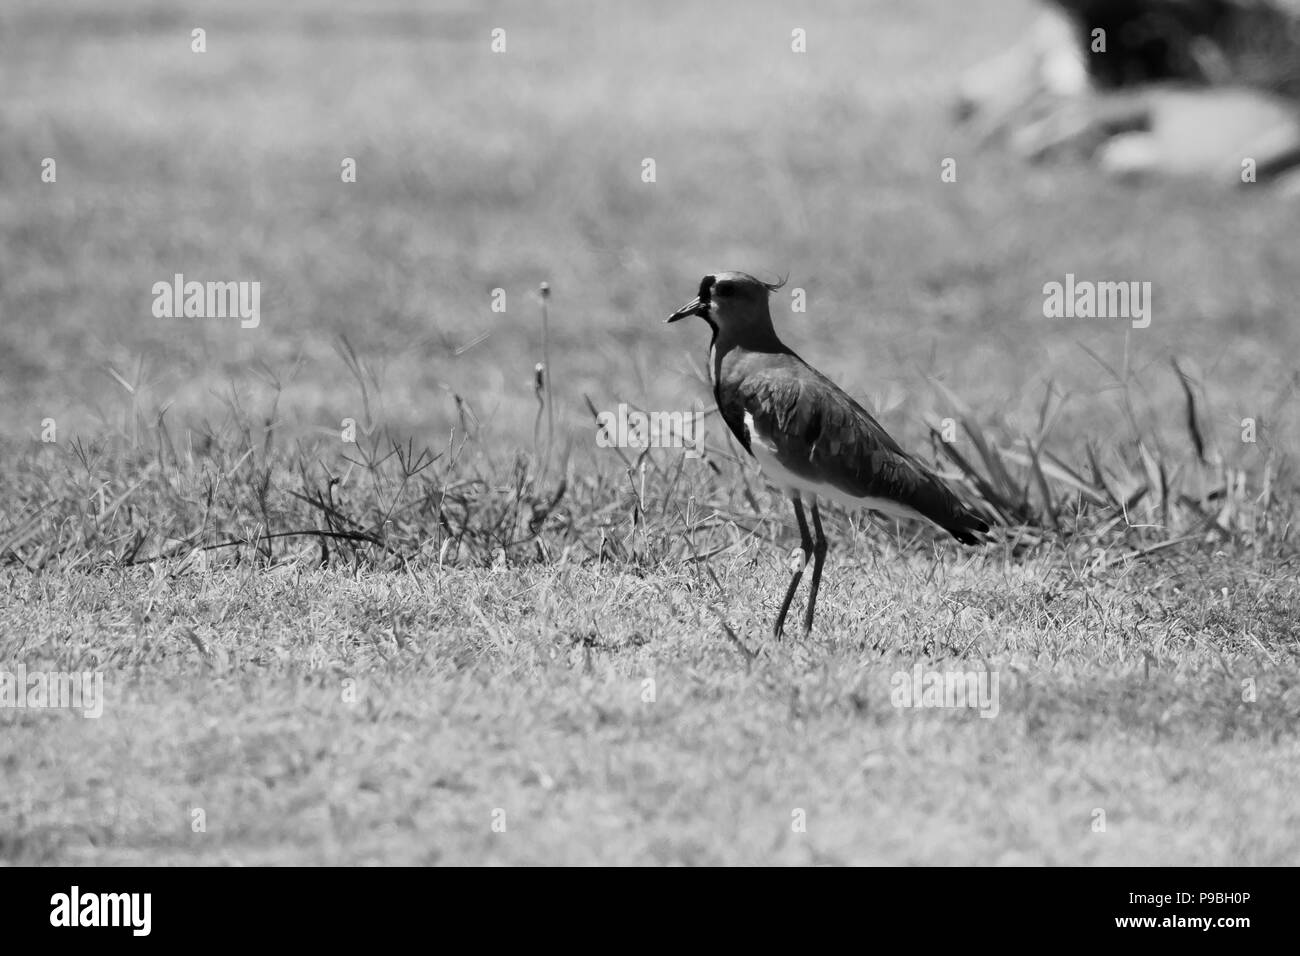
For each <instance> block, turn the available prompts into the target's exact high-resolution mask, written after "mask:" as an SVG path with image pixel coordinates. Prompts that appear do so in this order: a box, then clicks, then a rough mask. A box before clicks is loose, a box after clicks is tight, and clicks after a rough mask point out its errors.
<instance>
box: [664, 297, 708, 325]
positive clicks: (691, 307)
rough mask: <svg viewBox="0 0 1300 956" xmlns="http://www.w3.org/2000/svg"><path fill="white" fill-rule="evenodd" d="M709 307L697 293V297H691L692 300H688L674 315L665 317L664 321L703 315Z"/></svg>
mask: <svg viewBox="0 0 1300 956" xmlns="http://www.w3.org/2000/svg"><path fill="white" fill-rule="evenodd" d="M707 309H708V306H707V305H705V304H704V303H703V302H701V301H700V297H699V296H698V295H697V296H696V297H695V298H693V299H691V301H690V302H687V303H686V304H685V305H684V306H682V307H681V308H680V309H678V310H677V311H676V312H674V313H673V314H672V315H670V316H668V318H666V319H664V321H665V322H676V321H677V320H678V319H684V318H686V317H687V316H688V315H703V314H704V313H705V311H706V310H707Z"/></svg>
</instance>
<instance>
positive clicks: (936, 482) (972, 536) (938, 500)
mask: <svg viewBox="0 0 1300 956" xmlns="http://www.w3.org/2000/svg"><path fill="white" fill-rule="evenodd" d="M927 477H928V478H929V479H930V482H929V485H930V487H929V488H928V489H926V490H927V492H928V493H927V494H925V495H924V496H922V501H920V502H918V503H920V504H923V507H922V508H921V509H920V511H921V514H923V515H924V516H925V517H926V518H928V519H929V520H930V521H933V522H934V523H935V524H936V525H938V526H939V527H940V528H942V529H943V530H944V531H947V532H948V533H949V534H950V535H952V536H953V537H954V538H956V539H957V540H958V541H960V542H961V543H962V544H983V543H984V538H983V536H984V535H987V534H988V533H989V523H988V521H986V520H985V518H984V516H983V515H981V514H979V512H977V511H975V510H974V509H973V508H971V507H970V505H968V504H966V503H965V502H964V501H962V500H961V499H960V498H958V497H957V496H956V495H955V494H953V492H952V490H951V489H950V488H949V487H948V486H947V485H946V484H944V482H943V481H942V480H941V479H940V478H938V477H936V476H935V475H932V474H931V475H927Z"/></svg>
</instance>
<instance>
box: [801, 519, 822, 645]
mask: <svg viewBox="0 0 1300 956" xmlns="http://www.w3.org/2000/svg"><path fill="white" fill-rule="evenodd" d="M812 518H813V530H814V531H816V532H817V543H816V544H814V545H813V575H812V584H811V585H810V586H809V588H808V609H807V610H806V611H804V614H803V635H804V637H807V636H808V632H809V631H811V630H812V622H813V615H814V614H816V613H817V589H818V588H819V587H821V583H822V564H823V563H825V561H826V534H825V532H823V531H822V516H821V513H820V512H819V511H818V510H817V499H816V498H814V499H813V502H812Z"/></svg>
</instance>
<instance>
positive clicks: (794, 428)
mask: <svg viewBox="0 0 1300 956" xmlns="http://www.w3.org/2000/svg"><path fill="white" fill-rule="evenodd" d="M733 400H734V401H736V402H738V403H739V404H740V405H742V406H743V410H744V412H745V413H748V415H749V417H750V421H752V431H753V434H752V435H751V436H750V441H751V442H759V443H761V444H762V445H763V446H764V447H765V448H766V450H767V451H768V452H770V453H771V454H773V455H775V456H776V459H777V461H779V462H780V464H781V466H782V467H784V468H786V469H787V470H789V471H790V472H792V473H794V474H795V475H797V476H799V477H800V478H802V479H804V480H805V481H808V482H810V483H813V484H828V485H830V486H832V487H833V488H835V489H836V490H837V491H839V492H841V493H843V494H845V495H848V496H850V497H853V498H884V499H888V500H890V501H893V502H896V503H898V504H900V505H903V506H904V507H906V508H910V509H912V510H913V511H916V512H919V513H920V514H921V515H923V516H925V517H926V518H929V519H930V520H931V521H933V522H935V523H936V524H938V525H939V526H940V527H943V528H945V529H947V530H948V531H950V532H951V533H952V534H954V535H955V536H956V537H958V538H959V539H961V540H966V538H967V537H969V534H967V532H969V531H972V530H977V531H982V530H986V528H987V526H986V525H984V522H983V521H982V520H981V519H979V518H978V516H976V515H974V514H972V513H971V512H970V511H969V509H968V508H966V506H965V505H963V504H962V503H961V501H960V500H959V499H958V498H957V497H956V495H954V494H953V493H952V491H950V490H949V489H948V487H947V486H946V485H945V484H944V483H943V482H942V481H941V480H940V479H939V478H938V477H936V476H935V475H933V474H932V473H931V472H930V471H929V469H927V468H926V467H925V466H924V465H922V464H921V463H920V462H918V461H917V460H916V459H914V458H912V457H911V456H910V455H908V454H907V453H906V452H905V451H903V449H902V448H901V447H900V446H899V444H898V443H897V442H896V441H894V439H893V438H891V437H890V436H889V433H888V432H886V431H885V429H884V428H883V427H882V426H881V425H880V423H879V422H877V421H876V420H875V419H874V418H872V417H871V415H870V413H868V412H867V410H866V409H865V408H863V407H862V406H861V405H859V404H858V403H857V402H855V401H854V400H853V398H852V397H851V396H849V395H848V394H847V393H845V392H844V391H843V390H842V389H840V388H839V387H838V386H837V385H836V384H835V383H834V382H832V381H831V380H830V379H828V378H826V377H825V376H824V375H822V374H821V373H820V372H818V371H817V370H816V369H814V368H812V367H811V366H810V365H808V364H806V363H805V362H803V361H802V360H801V359H799V358H798V357H797V356H795V355H790V356H788V357H787V358H786V359H785V360H784V361H782V362H781V363H779V364H773V363H770V362H769V363H767V364H766V365H764V366H763V367H756V368H750V369H747V370H746V371H745V374H744V375H743V376H740V377H739V384H738V385H737V386H736V394H735V397H734V399H733Z"/></svg>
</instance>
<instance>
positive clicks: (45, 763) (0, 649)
mask: <svg viewBox="0 0 1300 956" xmlns="http://www.w3.org/2000/svg"><path fill="white" fill-rule="evenodd" d="M1028 9H1029V6H1028V4H1018V3H1015V4H1008V3H999V2H995V0H978V2H975V0H969V2H965V3H960V4H956V3H949V2H941V0H917V2H912V3H908V4H906V5H898V4H889V3H884V2H876V3H865V4H864V3H849V2H844V3H828V4H820V5H818V6H817V7H816V9H815V10H813V11H809V10H808V9H807V8H806V7H804V6H803V5H796V4H779V3H759V4H747V5H743V6H742V5H739V4H735V5H725V4H709V5H707V7H703V8H702V7H701V6H700V5H690V4H685V3H680V4H660V5H655V6H654V7H652V8H646V9H634V8H631V7H626V8H621V7H620V8H618V9H614V8H613V5H609V4H596V3H590V4H577V3H566V4H535V3H533V4H525V3H516V4H503V5H499V6H494V7H493V9H492V10H491V11H490V12H485V11H483V10H481V9H480V7H479V5H476V4H470V3H464V4H461V5H459V6H458V5H455V4H452V3H446V4H440V5H438V8H437V9H436V10H433V9H429V8H427V7H425V6H423V5H418V4H414V3H411V4H398V3H394V4H390V5H386V6H384V5H379V4H374V5H365V6H364V7H356V6H355V5H353V6H343V5H332V4H312V3H305V2H288V3H283V4H275V5H265V4H259V3H252V2H238V3H223V4H206V5H205V4H199V5H192V6H190V7H187V8H186V9H185V10H180V9H178V8H176V6H175V5H174V4H164V3H121V4H114V5H113V6H112V8H111V9H108V8H104V7H103V6H102V5H99V4H91V3H84V4H82V5H81V6H77V5H76V4H70V5H60V6H58V7H57V8H56V7H51V6H49V5H48V4H42V3H38V2H28V0H19V2H11V3H9V4H6V5H5V7H4V9H3V10H2V11H0V88H2V89H4V91H5V95H4V97H3V99H0V133H2V134H3V135H0V500H2V501H3V502H4V504H3V505H2V506H0V593H3V595H4V597H3V599H0V671H5V670H8V671H13V670H15V669H16V668H17V667H18V666H19V665H22V666H23V667H24V668H25V669H26V670H27V671H28V672H36V671H63V672H71V671H78V672H80V671H91V672H97V673H100V674H102V675H103V680H104V694H105V696H104V701H103V704H104V706H103V713H102V716H100V717H98V718H91V719H87V718H83V717H82V716H81V714H80V713H77V712H75V711H73V710H70V709H52V708H45V709H35V708H17V707H0V727H3V728H4V732H3V733H0V766H2V767H3V768H4V775H3V778H4V783H5V785H4V786H3V787H0V862H7V863H18V864H49V863H78V864H80V863H86V864H128V863H147V864H196V863H198V864H260V863H267V864H286V863H348V864H352V863H421V864H424V863H429V864H433V863H437V864H477V863H571V864H587V863H605V864H611V863H781V864H807V863H850V864H858V863H885V864H902V863H928V864H949V863H965V864H972V863H973V864H1043V863H1046V864H1080V863H1082V864H1104V863H1118V864H1153V863H1159V864H1166V863H1192V864H1228V865H1234V864H1292V865H1294V864H1296V863H1300V826H1297V824H1298V823H1300V810H1297V808H1296V804H1295V801H1294V799H1293V798H1292V795H1293V794H1294V793H1295V792H1296V791H1297V789H1298V785H1300V761H1298V760H1297V759H1296V758H1297V756H1298V755H1300V754H1298V751H1300V737H1298V736H1297V732H1296V728H1297V719H1298V718H1300V575H1298V574H1297V569H1298V568H1300V554H1298V553H1297V547H1296V535H1295V532H1294V529H1293V526H1292V519H1293V514H1294V507H1295V502H1296V500H1297V491H1298V490H1300V487H1298V483H1297V481H1296V478H1295V474H1294V471H1293V468H1294V464H1293V458H1292V457H1290V453H1291V450H1292V449H1294V448H1295V447H1296V445H1297V441H1298V440H1300V427H1298V425H1297V418H1296V415H1295V409H1296V400H1295V397H1296V396H1295V392H1296V386H1297V384H1298V383H1300V376H1298V373H1297V372H1296V369H1295V358H1294V357H1295V356H1296V355H1297V354H1300V327H1298V326H1297V325H1296V323H1295V322H1294V321H1293V318H1294V308H1293V306H1292V304H1293V303H1294V302H1296V301H1297V299H1300V272H1297V270H1295V268H1294V262H1293V259H1294V249H1295V248H1296V247H1297V240H1298V239H1300V217H1297V216H1296V208H1295V203H1294V201H1291V202H1289V203H1288V202H1284V201H1281V200H1279V199H1278V198H1277V197H1276V196H1275V195H1273V194H1271V193H1269V192H1268V191H1267V187H1263V186H1261V187H1259V189H1258V190H1255V189H1252V188H1249V187H1246V188H1243V189H1241V190H1238V191H1217V190H1212V189H1207V188H1206V187H1204V186H1202V185H1199V184H1196V183H1187V182H1154V183H1148V184H1146V185H1144V186H1141V187H1137V186H1133V185H1126V184H1117V183H1112V182H1109V181H1107V180H1105V179H1104V178H1102V177H1101V176H1100V174H1098V173H1097V172H1096V171H1095V170H1093V169H1092V168H1090V167H1089V166H1087V165H1085V164H1082V163H1080V164H1073V163H1067V164H1065V165H1057V166H1026V165H1022V164H1020V163H1018V162H1017V161H1015V160H1014V159H1013V158H1011V157H1010V156H1008V155H1007V154H1006V153H1005V152H1004V151H1002V150H999V149H998V148H996V147H995V146H994V147H986V148H978V147H977V146H976V144H975V143H974V141H973V138H972V137H971V136H970V134H969V133H968V131H966V130H964V129H962V128H960V127H957V126H954V124H953V121H952V117H951V112H950V109H949V107H950V104H951V92H952V89H953V87H954V84H955V82H956V79H957V77H958V75H959V74H960V71H961V70H962V69H964V68H965V67H967V66H970V65H971V64H974V63H976V62H979V61H980V60H981V59H983V58H985V57H988V56H991V55H994V54H996V53H998V52H999V51H1000V50H1001V49H1003V48H1004V47H1005V44H1006V43H1007V41H1008V39H1009V38H1014V37H1015V36H1017V35H1018V33H1019V31H1022V30H1023V29H1024V17H1025V12H1026V10H1028ZM196 27H201V28H203V29H204V30H206V45H207V49H206V52H204V53H201V54H200V53H195V52H192V50H191V30H193V29H194V28H196ZM496 28H500V29H504V30H505V31H506V33H505V38H506V49H505V52H502V53H494V52H493V51H492V49H491V44H492V31H493V29H496ZM795 29H803V30H805V31H806V35H807V52H806V53H795V52H793V51H792V50H791V31H792V30H795ZM47 157H49V158H53V159H55V161H56V163H57V180H56V181H55V182H53V183H49V182H42V179H41V169H42V161H43V160H44V159H45V158H47ZM347 158H351V159H354V160H355V162H356V170H357V176H356V182H354V183H348V182H343V181H342V178H341V176H340V170H341V164H342V163H343V162H344V160H345V159H347ZM647 158H650V159H653V160H654V168H655V181H654V182H645V181H644V180H643V169H644V168H645V167H644V160H646V159H647ZM946 158H953V159H955V160H956V163H957V170H958V176H957V181H956V182H955V183H945V182H943V181H942V180H941V178H940V171H941V163H942V161H943V160H944V159H946ZM723 269H743V270H746V271H750V272H754V273H759V274H762V275H765V276H767V277H775V276H784V275H788V277H789V281H788V285H787V287H786V288H785V289H783V290H782V291H780V292H778V293H776V295H775V296H774V298H773V303H772V304H773V315H774V317H775V320H776V324H777V328H778V331H779V332H780V333H781V334H782V336H783V337H784V338H785V340H786V341H787V342H788V343H789V344H791V345H792V346H793V347H794V348H795V349H796V350H797V351H798V352H799V353H800V354H801V355H802V356H803V357H804V358H806V359H808V360H809V361H811V362H812V363H813V364H815V365H817V366H818V367H820V368H822V369H823V370H824V371H825V372H826V373H827V374H828V375H830V376H831V377H832V378H834V379H835V380H836V381H837V382H839V383H840V384H841V385H842V386H843V387H845V388H846V389H847V390H849V391H850V392H851V393H852V394H854V395H855V396H857V397H858V398H860V399H861V400H862V401H864V402H865V403H866V404H868V405H869V407H872V408H873V409H875V410H876V411H877V412H878V417H879V418H880V420H881V421H882V423H883V424H885V425H886V427H888V428H889V429H890V431H891V432H892V433H893V434H895V436H896V437H898V438H899V439H900V441H902V442H903V443H904V444H905V445H906V446H908V447H909V448H912V449H914V450H915V451H916V452H917V453H918V455H919V456H920V457H922V458H924V459H925V460H927V461H931V462H936V463H938V467H941V468H942V469H943V470H944V471H945V473H946V474H949V475H951V476H953V477H954V480H956V481H958V482H959V483H960V484H962V485H964V487H965V489H966V491H967V493H968V494H970V495H972V496H974V495H978V494H980V490H979V489H978V488H977V487H975V486H974V485H973V483H972V479H971V475H972V474H974V473H975V472H978V473H980V474H981V475H983V476H984V477H985V479H986V480H987V481H988V482H989V486H988V488H987V489H986V490H988V491H989V493H991V494H992V493H996V494H997V495H999V496H1001V497H1002V498H1003V499H1004V500H1005V501H1009V502H1010V503H1011V504H1012V505H1014V506H1015V507H1014V509H1012V510H1014V512H1015V513H1014V514H1013V515H1011V516H1010V517H1011V519H1014V520H1008V521H1007V522H1006V524H1007V527H1006V528H1004V529H1003V530H1002V531H1001V532H999V535H998V538H997V541H996V542H995V543H993V544H990V545H988V546H985V547H982V548H977V549H962V548H960V547H959V546H957V545H954V544H951V543H948V542H944V541H941V540H939V539H937V538H934V537H932V536H931V535H929V534H928V533H926V532H924V531H922V530H920V529H917V528H915V527H910V526H908V525H902V526H896V525H895V524H894V523H893V522H890V521H875V520H868V519H866V518H864V517H863V516H861V515H846V514H843V513H841V512H838V511H836V512H831V513H830V514H829V519H830V520H829V522H828V532H829V533H830V534H831V537H832V550H831V553H830V557H829V560H828V564H827V577H826V579H825V581H824V583H823V589H822V597H821V599H820V601H819V613H818V621H817V627H816V629H815V630H814V632H813V634H812V635H811V636H810V637H809V638H808V639H800V638H797V637H793V636H788V637H787V638H786V639H784V640H783V641H780V642H777V641H774V640H773V639H772V638H771V637H770V634H769V630H770V627H771V621H772V618H773V616H774V614H775V610H776V605H777V602H778V601H779V599H780V596H781V591H782V589H783V587H784V584H785V581H786V578H787V575H788V562H789V550H790V548H792V547H793V546H794V545H795V544H796V542H797V535H796V533H795V530H794V526H793V521H792V520H791V516H790V513H789V509H788V506H787V505H786V504H785V503H784V501H783V500H782V499H781V497H780V495H779V494H778V493H777V492H776V491H775V490H774V489H771V488H768V487H767V486H765V484H764V483H763V481H762V478H761V476H760V475H758V473H757V472H756V471H755V470H754V469H753V467H752V465H750V464H748V463H747V462H745V461H743V460H742V459H741V457H739V455H740V452H739V449H738V448H737V447H736V446H735V445H734V443H732V442H730V441H729V439H728V436H727V435H726V434H725V430H724V429H723V428H722V426H721V423H720V422H719V421H718V420H717V418H716V416H713V415H706V419H705V435H706V438H707V443H708V453H707V454H706V455H705V457H704V458H703V459H699V460H696V459H689V458H684V457H683V456H682V455H681V453H680V451H679V450H676V449H659V450H654V451H651V452H649V453H647V454H644V455H640V454H639V453H638V452H637V450H635V449H610V448H602V447H600V446H599V445H598V443H597V442H596V440H595V438H596V429H595V426H594V423H593V421H592V408H594V409H595V410H597V411H600V410H607V409H613V408H615V407H616V406H617V405H618V403H620V402H627V403H629V404H631V405H633V406H635V407H638V408H643V409H661V410H684V411H689V410H695V409H698V410H701V411H705V412H708V411H709V410H710V409H711V402H712V400H711V396H710V395H709V391H708V387H707V385H706V384H705V379H704V376H703V373H702V370H703V368H704V365H705V353H706V349H707V332H706V329H705V328H704V327H703V325H702V323H693V322H683V323H678V324H676V325H673V326H668V327H665V326H664V325H663V324H662V319H663V318H664V317H665V316H666V315H667V314H668V313H669V312H671V311H672V310H673V309H675V308H677V307H678V306H680V305H681V304H682V303H683V302H685V301H686V300H687V299H689V298H690V296H691V295H692V294H694V290H695V287H696V286H697V285H698V282H699V278H700V276H701V275H703V274H705V273H710V272H715V271H719V270H723ZM176 273H182V274H184V275H185V276H186V277H187V278H192V279H196V280H199V281H208V280H211V281H258V282H260V283H261V290H262V291H261V321H260V323H259V324H258V326H257V327H256V328H242V327H241V326H240V323H239V321H238V320H237V319H195V318H189V319H185V318H173V319H167V318H157V317H155V316H154V315H153V314H152V313H151V303H152V299H153V296H152V294H151V289H152V287H153V285H154V283H156V282H159V281H168V282H170V281H171V279H172V277H173V276H174V275H175V274H176ZM1067 274H1073V275H1076V276H1078V277H1080V278H1087V279H1095V280H1113V281H1129V280H1133V281H1144V282H1150V283H1151V284H1152V289H1153V298H1152V321H1151V324H1150V326H1149V327H1148V328H1143V329H1137V328H1132V327H1130V325H1129V323H1127V322H1125V321H1117V320H1100V319H1092V320H1082V319H1047V318H1044V315H1043V301H1044V292H1043V287H1044V285H1045V284H1046V283H1050V282H1059V281H1063V280H1064V279H1065V276H1066V275H1067ZM543 281H545V282H548V283H549V285H550V288H551V290H552V291H551V295H550V297H549V299H548V300H547V318H546V330H547V333H548V336H549V341H548V342H547V343H546V344H545V346H544V344H543V323H542V318H541V301H540V299H539V298H538V296H537V295H536V289H537V288H538V285H539V283H541V282H543ZM496 290H503V293H504V296H502V294H501V293H498V292H497V291H496ZM792 290H803V293H804V298H805V299H806V303H807V309H806V311H794V310H793V309H792V304H793V303H794V301H795V299H794V297H793V296H792V295H791V292H792ZM503 298H504V311H494V309H493V305H494V303H498V302H501V301H502V299H503ZM544 351H549V353H550V356H551V366H552V370H553V378H552V383H551V384H552V392H553V395H552V404H551V406H550V410H551V411H552V413H553V417H554V435H553V437H552V438H551V439H550V440H549V441H548V439H547V430H548V426H547V424H546V418H547V416H546V415H545V414H539V412H544V411H545V407H544V406H543V405H541V404H539V396H538V394H537V391H536V389H535V382H536V374H535V371H534V366H535V364H536V363H537V362H539V361H541V360H542V357H543V354H544ZM1175 361H1176V362H1177V367H1178V369H1181V370H1182V371H1183V372H1184V373H1186V376H1187V379H1186V381H1187V390H1186V391H1185V390H1184V385H1183V380H1182V379H1181V377H1180V375H1179V374H1178V373H1177V372H1176V371H1175V368H1174V364H1173V363H1174V362H1175ZM1189 396H1190V399H1189ZM588 402H590V406H589V404H588ZM1189 410H1190V411H1189ZM1189 414H1190V415H1191V416H1192V418H1193V419H1194V420H1195V423H1196V426H1195V431H1196V432H1197V434H1199V435H1200V436H1201V437H1202V439H1203V442H1204V451H1203V455H1199V456H1198V454H1197V452H1196V450H1195V448H1194V444H1193V439H1192V437H1191V429H1189V426H1188V417H1189ZM345 419H352V420H353V421H354V422H355V423H357V432H356V436H355V437H356V442H355V443H352V442H348V441H345V440H344V432H345V431H346V426H345V424H344V420H345ZM944 419H952V420H953V422H955V423H957V425H958V426H959V427H958V428H957V430H956V432H955V434H954V435H953V437H952V440H951V441H950V442H948V443H947V451H953V452H956V453H957V455H958V456H960V457H962V458H963V459H964V460H965V461H966V462H967V463H968V464H969V465H970V466H971V468H970V470H966V469H963V468H962V467H961V466H960V465H958V464H957V463H956V460H955V458H954V457H953V456H952V455H950V454H947V452H946V451H945V449H944V447H942V446H943V445H944V444H945V443H944V442H940V441H933V440H932V436H931V434H930V433H929V431H928V429H927V426H931V425H932V426H935V427H936V428H938V429H939V430H940V432H942V431H943V425H942V423H943V421H944ZM1246 419H1249V420H1251V425H1250V426H1249V428H1248V427H1247V426H1245V425H1244V424H1243V420H1246ZM51 428H52V429H53V430H52V431H51ZM1243 436H1247V437H1249V438H1252V439H1254V440H1253V441H1251V440H1243ZM43 438H52V439H53V440H48V441H43V440H42V439H43ZM548 445H549V446H550V451H549V452H548V451H547V446H548ZM990 448H993V449H995V450H993V451H992V452H990V451H989V449H990ZM996 449H1002V451H1001V452H998V451H996ZM426 450H427V451H426ZM1049 456H1050V458H1049ZM999 465H1002V466H1004V467H1005V469H1006V471H1007V472H1008V475H1006V476H1005V479H1006V480H1002V478H1001V477H999V475H998V474H997V468H998V466H999ZM802 600H803V598H802V596H801V597H800V598H799V599H798V600H797V601H796V604H795V609H794V611H793V612H792V617H795V618H797V616H798V613H799V611H800V610H801V608H802ZM918 664H919V665H920V667H921V671H920V672H919V674H918V672H916V671H915V668H916V667H917V665H918ZM914 674H918V676H917V680H918V681H920V680H923V679H925V678H928V677H930V676H933V675H939V676H940V677H943V676H945V675H958V674H959V675H968V674H969V675H972V678H973V680H975V681H978V680H980V679H983V680H985V681H987V682H988V685H989V686H990V687H996V692H997V693H996V705H995V706H993V707H989V708H986V709H985V712H986V713H987V714H988V716H981V713H980V711H979V709H978V708H972V707H934V706H898V704H899V697H898V692H899V689H900V687H902V686H903V685H907V686H909V687H910V686H912V684H911V681H912V678H913V675H914Z"/></svg>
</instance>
